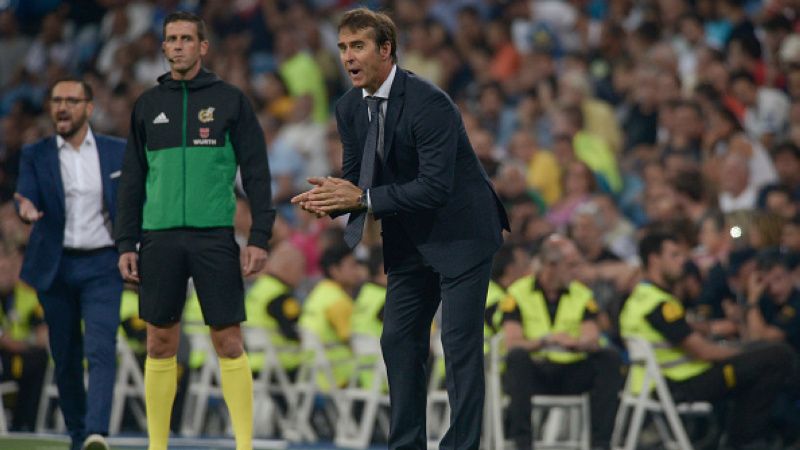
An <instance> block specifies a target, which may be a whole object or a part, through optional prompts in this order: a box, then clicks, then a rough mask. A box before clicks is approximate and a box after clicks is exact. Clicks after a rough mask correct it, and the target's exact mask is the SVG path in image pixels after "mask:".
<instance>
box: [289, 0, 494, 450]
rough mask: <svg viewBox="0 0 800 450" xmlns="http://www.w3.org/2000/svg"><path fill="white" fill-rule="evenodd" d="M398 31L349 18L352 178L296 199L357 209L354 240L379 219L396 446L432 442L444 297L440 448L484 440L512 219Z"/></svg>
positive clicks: (346, 168) (342, 116) (344, 119)
mask: <svg viewBox="0 0 800 450" xmlns="http://www.w3.org/2000/svg"><path fill="white" fill-rule="evenodd" d="M396 36H397V32H396V28H395V25H394V23H393V22H392V20H391V19H390V18H389V17H388V16H386V15H384V14H380V13H374V12H372V11H369V10H367V9H355V10H352V11H349V12H348V13H346V14H345V15H344V17H343V18H342V21H341V23H340V25H339V43H338V46H339V51H340V57H341V60H342V64H343V65H344V68H345V70H346V71H347V72H348V74H349V76H350V80H351V81H352V82H353V89H351V90H350V91H348V92H347V93H346V94H345V95H344V96H343V97H342V98H341V99H340V100H339V102H338V103H337V105H336V119H337V123H338V127H339V133H340V135H341V138H342V143H343V145H344V156H343V174H344V175H343V179H339V178H330V177H329V178H312V179H309V181H310V182H311V183H312V184H314V185H315V187H314V188H313V189H311V190H310V191H308V192H305V193H303V194H300V195H298V196H297V197H295V198H294V199H293V201H294V202H295V203H299V204H300V205H301V206H302V207H303V208H305V209H306V210H308V211H311V212H313V213H315V214H317V215H318V216H323V215H328V214H330V215H337V214H343V213H345V212H349V213H350V218H349V222H348V226H347V229H346V230H345V239H346V240H347V242H348V244H350V245H351V246H352V245H356V244H357V243H358V241H359V240H360V237H361V233H362V227H363V223H364V217H365V215H366V214H367V213H371V214H372V215H373V216H374V217H375V219H379V220H380V222H381V226H382V233H381V234H382V235H383V247H384V264H385V267H386V270H387V273H388V283H389V284H388V291H387V299H386V307H385V310H384V330H383V335H382V336H381V346H382V348H383V356H384V359H385V361H386V367H387V370H388V375H389V395H390V400H391V410H392V411H391V427H390V432H389V448H390V449H401V448H402V449H424V448H426V436H425V434H426V433H425V404H426V398H425V395H426V376H425V375H426V369H427V367H426V361H427V358H428V351H429V340H430V329H431V321H432V320H433V316H434V314H435V312H436V310H437V308H438V306H439V303H440V302H441V304H442V344H443V345H444V352H445V364H446V377H447V378H446V384H447V390H448V394H449V398H450V405H451V408H452V414H451V420H450V428H449V430H448V432H447V434H446V435H445V436H444V437H443V438H442V442H441V448H447V449H459V450H463V449H477V448H478V445H479V442H480V430H481V416H482V411H483V400H484V379H483V311H484V304H485V301H486V292H487V288H488V283H489V274H490V268H491V261H492V255H493V254H494V253H495V251H496V250H497V249H498V248H499V247H500V245H501V243H502V229H508V219H507V217H506V213H505V210H504V209H503V207H502V206H501V204H500V202H499V200H498V198H497V196H496V194H495V192H494V190H493V188H492V185H491V183H490V181H489V178H488V177H487V175H486V173H485V171H484V170H483V168H482V167H481V165H480V163H479V162H478V158H477V157H476V156H475V153H474V151H473V150H472V146H471V145H470V143H469V140H468V139H467V134H466V132H465V129H464V124H463V122H462V120H461V115H460V113H459V112H458V110H457V108H456V106H455V105H454V104H453V102H452V101H451V100H450V98H449V97H448V96H447V94H445V93H444V92H442V91H441V90H440V89H438V88H437V87H435V86H433V85H432V84H431V83H429V82H427V81H425V80H423V79H421V78H419V77H417V76H416V75H414V74H413V73H410V72H407V71H405V70H402V69H400V68H399V67H398V66H397V64H396V60H397V56H396V48H397V47H396Z"/></svg>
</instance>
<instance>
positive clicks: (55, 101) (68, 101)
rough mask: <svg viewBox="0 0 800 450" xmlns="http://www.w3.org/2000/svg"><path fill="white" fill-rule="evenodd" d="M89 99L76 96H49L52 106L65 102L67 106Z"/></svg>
mask: <svg viewBox="0 0 800 450" xmlns="http://www.w3.org/2000/svg"><path fill="white" fill-rule="evenodd" d="M88 100H89V99H86V98H78V97H51V98H50V103H51V104H52V105H54V106H58V105H60V104H61V103H66V105H67V106H70V107H72V106H78V103H81V102H85V101H88Z"/></svg>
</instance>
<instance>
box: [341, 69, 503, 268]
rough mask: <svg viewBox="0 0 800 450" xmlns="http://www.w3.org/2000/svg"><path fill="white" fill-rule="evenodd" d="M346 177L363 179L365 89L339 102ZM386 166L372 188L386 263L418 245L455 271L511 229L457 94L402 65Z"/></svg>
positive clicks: (389, 116) (434, 262)
mask: <svg viewBox="0 0 800 450" xmlns="http://www.w3.org/2000/svg"><path fill="white" fill-rule="evenodd" d="M336 119H337V124H338V127H339V134H340V135H341V139H342V143H343V146H344V155H343V164H342V171H343V176H344V178H346V179H347V180H349V181H350V182H352V183H353V184H356V185H357V184H358V176H359V170H360V167H361V157H362V154H363V151H364V143H365V141H366V136H367V130H368V127H369V114H368V113H367V105H366V102H365V101H364V100H363V98H362V93H361V89H355V88H354V89H350V91H348V92H347V93H346V94H345V95H344V96H343V97H342V98H341V99H340V100H339V101H338V102H337V104H336ZM383 153H384V155H385V157H384V158H383V164H376V165H378V166H379V167H377V168H376V174H375V179H374V182H373V187H372V188H371V189H370V200H371V203H372V213H373V215H374V216H375V218H376V219H380V220H381V224H382V235H383V246H384V262H385V266H386V269H387V270H388V269H389V268H391V267H392V265H393V264H396V263H398V262H402V261H404V260H405V259H406V258H407V257H408V256H409V252H410V251H412V249H416V250H417V251H418V252H419V253H420V254H421V255H422V256H423V257H424V258H425V260H426V262H427V263H428V264H430V265H431V266H432V267H433V268H434V269H436V270H437V271H438V272H439V273H441V274H444V275H445V276H448V277H454V276H456V275H459V274H461V273H463V272H464V271H466V270H468V269H470V268H472V267H474V266H475V265H476V264H478V263H480V262H481V261H483V260H484V259H485V258H487V257H489V256H490V255H492V254H493V253H494V252H495V251H496V250H497V248H498V247H499V246H500V244H502V234H501V231H502V229H503V228H505V229H508V228H509V226H508V218H507V216H506V212H505V209H504V208H503V206H502V204H501V203H500V200H499V199H498V198H497V195H496V194H495V192H494V189H493V187H492V184H491V182H490V181H489V177H488V176H487V175H486V172H485V171H484V170H483V167H482V166H481V164H480V162H479V161H478V158H477V157H476V156H475V152H474V151H473V150H472V145H470V142H469V139H467V133H466V131H465V129H464V123H463V121H462V120H461V114H460V113H459V111H458V109H457V108H456V106H455V104H454V103H453V102H452V100H450V97H448V96H447V94H445V93H444V92H442V91H441V90H440V89H439V88H437V87H436V86H434V85H432V84H431V83H429V82H427V81H425V80H423V79H421V78H419V77H417V76H416V75H414V74H413V73H411V72H407V71H405V70H402V69H400V68H399V67H398V68H397V72H396V73H395V78H394V82H393V83H392V88H391V91H390V93H389V104H388V108H387V111H386V120H385V126H384V151H383Z"/></svg>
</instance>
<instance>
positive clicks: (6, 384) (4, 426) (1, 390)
mask: <svg viewBox="0 0 800 450" xmlns="http://www.w3.org/2000/svg"><path fill="white" fill-rule="evenodd" d="M16 391H17V382H16V381H13V380H9V381H3V382H2V383H0V435H6V434H8V423H7V422H6V408H5V406H4V405H3V396H4V395H6V394H11V393H12V392H16Z"/></svg>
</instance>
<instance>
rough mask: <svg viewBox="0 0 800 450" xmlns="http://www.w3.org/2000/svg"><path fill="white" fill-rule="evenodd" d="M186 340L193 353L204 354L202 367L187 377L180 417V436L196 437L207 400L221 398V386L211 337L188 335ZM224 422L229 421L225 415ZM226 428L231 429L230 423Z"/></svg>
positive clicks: (195, 334)
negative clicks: (189, 343) (181, 415)
mask: <svg viewBox="0 0 800 450" xmlns="http://www.w3.org/2000/svg"><path fill="white" fill-rule="evenodd" d="M188 338H189V340H190V342H191V348H192V351H193V352H194V351H202V352H203V353H205V359H204V360H203V365H202V366H200V368H199V369H198V370H196V371H192V373H191V375H190V376H189V385H188V387H187V389H186V400H185V401H184V408H183V417H181V434H183V435H184V436H186V437H196V436H198V435H200V434H201V431H202V430H203V422H204V420H205V418H206V411H207V410H208V401H209V399H211V398H222V388H221V386H222V384H221V380H220V373H219V360H218V359H217V352H216V351H215V350H214V346H213V344H212V343H211V336H210V335H209V334H207V333H189V334H188ZM225 420H229V419H228V416H227V415H225ZM226 428H228V429H230V428H231V425H230V423H228V424H227V427H226Z"/></svg>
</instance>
